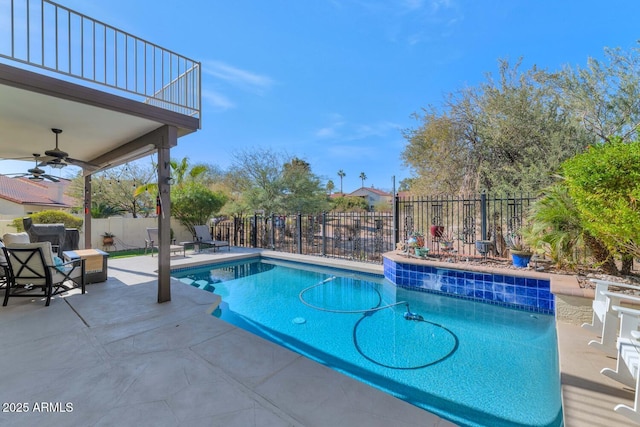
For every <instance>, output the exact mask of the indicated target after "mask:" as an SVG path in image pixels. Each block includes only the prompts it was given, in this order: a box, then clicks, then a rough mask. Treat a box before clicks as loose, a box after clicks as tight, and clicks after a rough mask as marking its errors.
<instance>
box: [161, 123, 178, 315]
mask: <svg viewBox="0 0 640 427" xmlns="http://www.w3.org/2000/svg"><path fill="white" fill-rule="evenodd" d="M162 129H163V132H162V133H161V136H160V141H159V143H158V145H157V147H158V195H159V197H160V214H159V215H158V240H160V241H159V242H158V302H159V303H163V302H168V301H171V265H170V262H171V252H170V250H169V245H170V244H171V184H170V181H169V180H170V178H171V165H170V160H171V147H174V146H176V145H177V143H178V142H177V141H178V132H177V129H176V128H175V127H173V126H164V128H162Z"/></svg>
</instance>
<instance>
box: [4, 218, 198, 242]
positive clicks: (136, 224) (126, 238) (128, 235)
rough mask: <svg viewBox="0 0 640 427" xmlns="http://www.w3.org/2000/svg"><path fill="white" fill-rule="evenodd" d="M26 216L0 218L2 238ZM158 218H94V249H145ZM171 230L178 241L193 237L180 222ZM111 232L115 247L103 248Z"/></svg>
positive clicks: (174, 224) (13, 229) (92, 226)
mask: <svg viewBox="0 0 640 427" xmlns="http://www.w3.org/2000/svg"><path fill="white" fill-rule="evenodd" d="M23 216H24V214H22V213H21V214H19V215H15V216H11V215H1V216H0V218H1V219H0V236H2V235H4V234H5V233H15V232H16V229H15V228H13V227H11V226H10V225H9V224H11V222H12V220H13V218H21V217H23ZM157 226H158V219H157V218H122V217H113V218H94V219H92V220H91V245H92V247H93V248H94V249H104V250H107V251H113V250H122V249H131V248H143V247H144V241H145V239H147V227H157ZM171 228H172V229H173V232H174V238H175V239H176V241H191V240H193V236H191V234H190V233H189V232H188V231H187V229H186V228H184V227H183V226H182V225H181V224H180V223H179V222H178V221H176V220H174V219H171ZM105 231H109V232H111V233H113V234H115V246H111V247H107V248H105V247H103V246H102V236H101V235H102V233H104V232H105ZM83 248H84V225H83V227H82V229H81V230H80V249H83Z"/></svg>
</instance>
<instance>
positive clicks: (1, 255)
mask: <svg viewBox="0 0 640 427" xmlns="http://www.w3.org/2000/svg"><path fill="white" fill-rule="evenodd" d="M3 247H4V244H3V243H2V242H0V265H6V264H7V257H5V256H4V251H3V250H2V248H3ZM0 273H2V269H0Z"/></svg>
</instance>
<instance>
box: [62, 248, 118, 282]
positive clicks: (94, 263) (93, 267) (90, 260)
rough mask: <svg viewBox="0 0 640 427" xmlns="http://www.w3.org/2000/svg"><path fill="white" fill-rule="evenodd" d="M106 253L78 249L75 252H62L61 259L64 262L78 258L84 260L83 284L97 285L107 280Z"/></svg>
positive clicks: (98, 250) (97, 250) (96, 250)
mask: <svg viewBox="0 0 640 427" xmlns="http://www.w3.org/2000/svg"><path fill="white" fill-rule="evenodd" d="M108 256H109V254H108V253H107V252H104V251H101V250H100V249H80V250H76V251H64V252H63V253H62V257H63V259H64V260H65V261H70V260H74V259H78V258H82V259H84V260H85V261H84V283H99V282H105V281H106V280H107V257H108Z"/></svg>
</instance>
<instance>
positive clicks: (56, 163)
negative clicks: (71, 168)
mask: <svg viewBox="0 0 640 427" xmlns="http://www.w3.org/2000/svg"><path fill="white" fill-rule="evenodd" d="M47 166H51V167H52V168H54V169H62V168H63V167H65V166H67V164H66V163H64V162H61V161H55V160H53V161H50V162H47Z"/></svg>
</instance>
